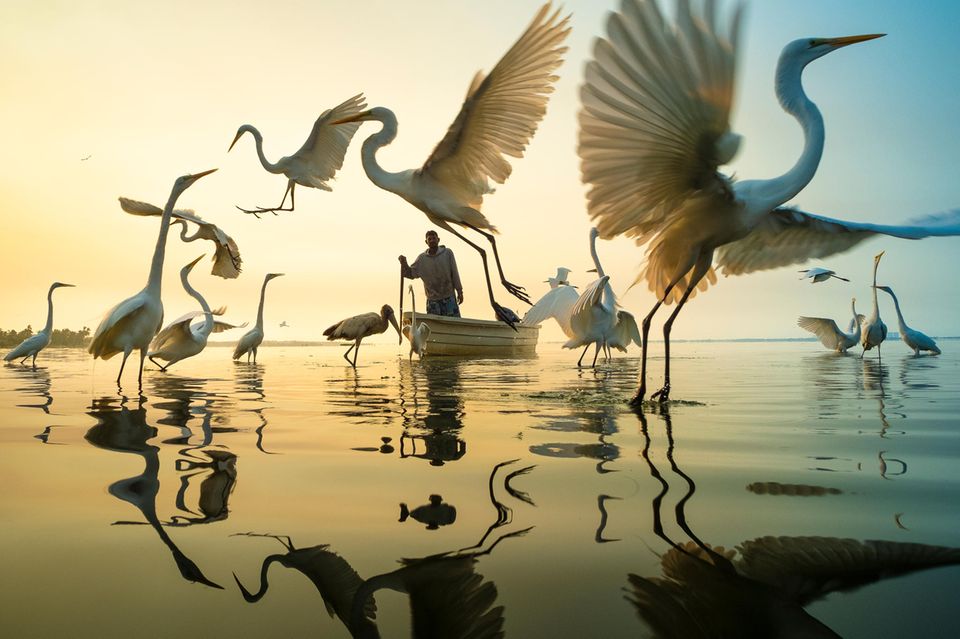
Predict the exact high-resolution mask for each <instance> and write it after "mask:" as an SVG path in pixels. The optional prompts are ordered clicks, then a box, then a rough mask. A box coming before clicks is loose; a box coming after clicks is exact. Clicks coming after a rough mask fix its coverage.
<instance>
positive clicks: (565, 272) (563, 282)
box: [543, 266, 577, 289]
mask: <svg viewBox="0 0 960 639" xmlns="http://www.w3.org/2000/svg"><path fill="white" fill-rule="evenodd" d="M569 277H570V269H568V268H567V267H566V266H558V267H557V274H556V276H554V277H548V278H547V279H545V280H543V281H544V283H546V284H549V285H550V288H551V289H554V288H557V287H558V286H573V285H572V284H571V283H570V281H569V280H568V279H567V278H569ZM573 288H577V287H576V286H573Z"/></svg>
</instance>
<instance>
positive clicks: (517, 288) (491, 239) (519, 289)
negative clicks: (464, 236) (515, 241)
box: [464, 223, 533, 305]
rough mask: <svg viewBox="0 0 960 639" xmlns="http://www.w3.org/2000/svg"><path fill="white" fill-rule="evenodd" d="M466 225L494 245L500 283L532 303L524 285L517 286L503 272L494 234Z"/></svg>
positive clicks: (524, 300)
mask: <svg viewBox="0 0 960 639" xmlns="http://www.w3.org/2000/svg"><path fill="white" fill-rule="evenodd" d="M464 226H466V227H467V228H468V229H472V230H474V231H476V232H477V233H479V234H480V235H482V236H484V237H485V238H487V241H488V242H490V246H492V247H493V260H494V261H495V262H496V263H497V272H498V273H500V283H501V284H503V288H505V289H507V292H508V293H510V294H511V295H513V296H514V297H516V298H517V299H519V300H520V301H521V302H526V303H527V304H531V305H532V304H533V302H531V301H530V296H529V295H527V294H526V292H525V291H526V289H525V288H523V287H522V286H517V285H516V284H512V283H510V282H508V281H507V278H506V276H505V275H504V274H503V266H501V265H500V254H499V253H497V240H496V238H494V236H493V234H492V233H487V232H485V231H481V230H480V229H478V228H477V227H475V226H471V225H470V224H466V223H464Z"/></svg>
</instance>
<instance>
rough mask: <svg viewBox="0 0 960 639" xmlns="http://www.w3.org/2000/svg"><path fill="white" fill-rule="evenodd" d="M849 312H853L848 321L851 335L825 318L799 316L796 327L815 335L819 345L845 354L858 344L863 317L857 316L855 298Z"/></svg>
mask: <svg viewBox="0 0 960 639" xmlns="http://www.w3.org/2000/svg"><path fill="white" fill-rule="evenodd" d="M850 310H851V311H852V312H853V319H852V320H850V330H852V331H853V332H852V333H844V332H843V331H841V330H840V327H839V326H837V323H836V322H835V321H833V320H832V319H827V318H826V317H802V316H801V317H799V318H798V319H797V326H799V327H800V328H802V329H803V330H805V331H810V332H811V333H813V334H814V335H816V336H817V338H819V340H820V343H821V344H823V345H824V346H826V347H827V348H829V349H830V350H832V351H837V352H838V353H846V352H847V349H848V348H852V347H854V346H856V345H857V344H858V343H859V342H860V323H861V322H862V321H863V319H864V317H863V315H858V314H857V298H855V297H854V298H853V300H852V301H851V302H850Z"/></svg>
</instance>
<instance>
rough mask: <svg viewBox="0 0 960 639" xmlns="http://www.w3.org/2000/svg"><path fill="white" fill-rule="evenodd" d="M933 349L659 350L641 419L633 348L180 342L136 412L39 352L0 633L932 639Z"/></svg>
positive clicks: (942, 447) (940, 430)
mask: <svg viewBox="0 0 960 639" xmlns="http://www.w3.org/2000/svg"><path fill="white" fill-rule="evenodd" d="M658 346H659V345H654V346H653V349H652V350H653V351H654V353H653V355H654V359H653V361H652V370H653V373H654V375H657V374H660V371H661V370H662V360H661V359H659V358H657V357H656V356H657V355H658V354H659V352H660V350H659V348H658ZM942 346H943V347H944V351H945V353H944V355H943V356H940V357H921V358H913V357H912V354H910V353H909V352H908V351H907V350H906V348H905V347H904V346H903V345H902V344H898V343H890V344H887V345H886V346H885V347H884V353H885V357H884V358H883V361H882V363H879V362H878V361H877V360H876V356H875V355H874V354H873V353H870V354H868V356H867V359H864V360H861V359H859V358H858V357H857V356H855V355H854V356H837V355H834V354H831V353H827V352H824V351H822V350H820V348H819V346H818V345H817V344H815V343H809V342H782V343H769V342H768V343H695V342H690V343H679V344H676V345H675V347H674V357H675V360H674V380H673V381H674V384H673V388H674V390H673V397H674V400H675V401H674V402H673V403H672V404H671V405H670V407H669V409H668V410H667V411H662V410H657V411H653V410H648V411H646V412H644V413H643V414H642V415H638V414H636V413H634V412H632V411H630V410H628V408H627V407H626V405H625V403H624V401H625V399H626V398H628V397H629V396H630V394H631V393H632V391H633V389H634V387H635V382H636V377H635V375H636V371H637V368H638V360H637V358H635V357H627V358H623V357H620V358H616V359H615V360H614V361H613V362H611V363H609V364H602V365H600V366H598V368H597V369H596V370H590V369H582V370H577V369H576V368H575V367H574V366H573V364H574V362H575V360H576V355H575V354H572V353H570V352H568V351H561V350H560V348H559V345H557V344H541V345H540V346H539V348H538V351H539V355H538V357H537V358H535V359H523V360H462V359H435V360H430V359H427V360H424V361H423V362H418V361H416V360H415V359H414V361H413V362H410V361H408V359H407V357H406V350H405V348H398V347H397V346H396V345H388V344H382V345H370V346H367V345H365V346H364V347H363V350H362V351H361V354H360V360H359V368H358V369H357V370H356V371H353V370H352V369H350V368H349V367H347V366H345V365H344V362H343V359H341V352H342V350H343V349H341V348H336V347H306V348H285V347H274V348H263V349H261V351H260V362H259V363H258V364H256V365H248V364H245V363H234V362H232V361H230V351H229V349H226V348H209V349H208V350H207V351H205V352H204V353H203V354H202V355H201V356H199V357H198V358H195V359H194V360H188V361H185V362H181V363H179V364H177V365H176V366H174V367H173V368H172V369H171V371H170V372H169V373H166V374H164V373H159V372H157V371H148V372H146V373H145V376H144V386H143V396H142V397H138V395H137V393H136V388H135V384H133V385H131V386H130V388H129V389H127V390H126V393H125V394H126V396H124V394H118V393H117V389H116V386H115V385H114V383H113V378H114V376H115V375H116V370H117V366H118V365H119V363H118V362H115V361H111V362H106V363H104V362H100V361H98V362H96V364H94V363H93V362H92V361H91V360H90V359H89V358H88V356H87V355H86V354H85V353H83V352H81V351H73V350H50V351H47V352H45V353H43V354H42V355H41V357H40V358H39V360H38V364H39V366H38V368H37V369H36V370H32V369H30V368H29V367H20V366H4V367H2V368H0V415H2V418H3V419H2V426H0V547H2V550H3V557H4V561H3V564H4V565H3V578H2V580H0V635H3V636H8V637H61V636H71V637H125V636H129V635H130V634H131V633H136V634H137V635H139V636H149V637H172V636H184V635H186V634H195V635H200V636H206V637H236V636H263V637H268V636H269V637H297V636H322V637H348V636H350V632H349V631H348V630H347V623H348V622H349V621H350V619H351V618H353V619H354V630H355V633H356V634H357V635H358V636H383V637H405V636H420V637H425V636H438V637H453V636H467V635H469V633H468V630H469V629H473V632H475V634H474V635H469V636H488V634H489V633H492V632H494V631H496V630H497V629H500V630H502V631H503V632H504V633H505V634H506V635H507V636H511V637H561V636H562V637H601V636H603V637H652V636H663V637H672V636H676V637H695V636H700V635H698V634H697V632H701V631H702V630H703V628H704V627H710V628H712V629H714V630H716V629H718V628H720V627H724V628H726V632H727V636H751V634H750V633H751V632H752V633H753V634H754V635H756V636H763V635H762V634H758V632H759V631H757V630H756V627H751V626H749V625H743V624H745V623H746V621H745V620H747V619H752V620H758V619H762V618H765V617H769V618H770V619H771V621H770V623H779V624H782V625H786V626H787V627H790V628H793V629H800V628H815V629H816V631H817V632H821V633H826V632H828V631H827V628H829V629H830V631H832V632H834V633H836V634H838V635H840V636H844V637H886V636H891V637H892V636H924V637H955V636H960V615H957V613H956V610H957V605H956V604H957V602H958V595H957V592H958V589H960V566H958V565H957V564H956V561H957V559H958V557H960V553H957V552H950V551H947V550H944V549H942V548H934V547H960V506H958V504H960V474H958V472H957V468H958V461H960V355H957V352H958V347H960V342H958V341H954V340H946V341H944V343H943V344H942ZM128 372H131V371H128ZM128 379H129V380H134V378H133V377H132V376H130V377H128ZM659 381H660V380H659V379H653V384H654V387H656V385H657V383H658V382H659ZM432 495H436V496H437V497H434V498H431V496H432ZM401 504H404V505H405V506H404V507H401ZM402 515H406V516H405V517H404V516H402ZM401 519H403V521H400V520H401ZM908 544H909V545H908ZM734 549H738V553H737V554H736V555H730V553H729V551H732V550H734ZM711 553H713V555H711ZM726 557H731V558H732V561H728V560H727V559H726ZM949 561H953V562H954V564H953V565H947V566H940V567H932V568H929V569H924V570H919V571H915V572H909V573H908V574H905V575H900V574H899V573H901V572H903V571H907V570H909V569H911V568H915V567H917V566H919V565H922V564H924V563H929V564H932V565H934V566H936V565H938V564H941V563H944V562H949ZM264 567H266V573H265V574H266V581H265V582H261V574H262V572H263V568H264ZM234 575H236V580H235V577H234ZM238 581H239V583H241V584H242V585H243V588H245V589H246V591H247V597H245V596H244V592H243V590H242V589H241V588H240V586H238ZM264 584H265V589H264V588H263V585H264ZM358 592H359V593H362V595H361V596H358V595H357V593H358ZM367 595H371V598H370V599H368V598H367ZM247 599H250V600H251V602H248V601H247ZM359 599H362V600H364V601H366V602H367V603H366V606H364V605H360V604H358V605H353V602H354V601H355V600H359ZM374 605H375V607H376V612H375V619H374V618H373V617H372V615H373V606H374ZM328 610H329V612H328ZM691 624H692V625H691ZM698 624H699V627H698ZM738 624H740V625H738ZM478 628H480V629H486V631H488V634H484V632H482V631H479V630H477V629H478ZM751 628H752V629H751ZM490 636H495V635H490ZM815 636H819V635H815ZM823 636H831V635H829V634H823Z"/></svg>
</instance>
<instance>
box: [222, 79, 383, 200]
mask: <svg viewBox="0 0 960 639" xmlns="http://www.w3.org/2000/svg"><path fill="white" fill-rule="evenodd" d="M366 107H367V105H366V103H365V102H364V100H363V94H362V93H361V94H358V95H355V96H353V97H352V98H350V99H349V100H346V101H345V102H342V103H341V104H338V105H337V106H335V107H333V108H332V109H327V110H326V111H324V112H323V113H322V114H321V115H320V117H319V118H317V121H316V122H314V123H313V130H311V131H310V135H309V136H307V141H306V142H304V143H303V146H301V147H300V149H299V150H298V151H297V152H296V153H294V154H293V155H288V156H286V157H282V158H280V159H279V160H277V162H276V163H272V162H270V160H268V159H267V157H266V156H265V155H264V154H263V136H262V135H260V131H258V130H257V129H256V128H255V127H254V126H252V125H250V124H244V125H243V126H241V127H240V128H239V129H237V135H236V137H234V138H233V142H231V143H230V148H229V149H227V152H228V153H229V152H230V150H231V149H233V145H234V144H236V143H237V140H239V139H240V138H241V137H242V136H243V134H244V133H250V134H251V135H253V139H254V142H255V143H256V145H257V156H258V157H259V158H260V164H262V165H263V168H265V169H266V170H267V171H269V172H270V173H276V174H283V175H286V176H287V190H286V191H284V192H283V199H282V200H281V201H280V206H277V207H273V208H263V207H259V206H258V207H257V208H255V209H242V208H240V207H239V206H238V207H237V208H238V209H240V210H241V211H243V212H244V213H252V214H253V215H255V216H257V217H260V214H261V213H273V214H274V215H276V214H277V211H292V210H293V207H294V202H293V192H294V189H295V188H296V186H297V185H298V184H299V185H301V186H309V187H312V188H315V189H322V190H324V191H330V190H332V189H331V188H330V186H329V185H328V184H327V182H328V181H330V180H332V179H333V176H334V175H336V173H337V171H339V170H340V167H342V166H343V156H344V155H346V154H347V147H348V146H350V141H351V140H352V139H353V134H354V133H356V132H357V129H358V128H360V125H359V124H354V125H351V126H333V122H335V121H337V120H342V119H343V118H346V117H349V116H352V115H354V114H356V113H359V112H360V111H362V110H363V109H365V108H366ZM287 195H289V196H290V208H289V209H285V208H283V205H284V204H286V202H287Z"/></svg>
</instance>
